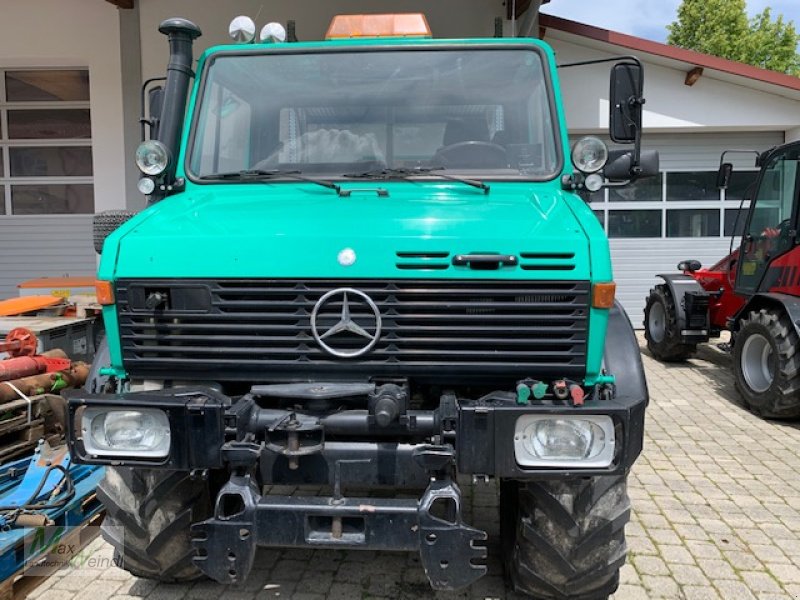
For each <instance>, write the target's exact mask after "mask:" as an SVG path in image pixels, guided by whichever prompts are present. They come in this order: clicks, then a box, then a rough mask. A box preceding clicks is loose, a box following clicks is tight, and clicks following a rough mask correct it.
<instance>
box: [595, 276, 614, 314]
mask: <svg viewBox="0 0 800 600" xmlns="http://www.w3.org/2000/svg"><path fill="white" fill-rule="evenodd" d="M616 293H617V284H616V283H614V282H613V281H612V282H611V283H595V284H594V287H593V288H592V306H593V307H594V308H611V307H612V306H614V296H615V295H616Z"/></svg>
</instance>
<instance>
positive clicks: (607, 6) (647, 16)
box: [542, 0, 800, 42]
mask: <svg viewBox="0 0 800 600" xmlns="http://www.w3.org/2000/svg"><path fill="white" fill-rule="evenodd" d="M679 5H680V0H602V1H600V2H598V1H597V0H550V3H549V4H546V5H544V6H543V7H542V12H543V13H547V14H550V15H555V16H558V17H564V18H566V19H571V20H573V21H578V22H580V23H586V24H588V25H596V26H598V27H602V28H604V29H611V30H613V31H619V32H621V33H628V34H631V35H636V36H639V37H643V38H646V39H648V40H654V41H657V42H664V41H666V39H667V25H669V24H670V23H672V22H673V21H675V19H676V17H677V14H678V6H679ZM767 6H771V7H772V17H773V19H774V18H775V17H776V16H777V15H779V14H782V15H783V16H784V20H788V21H794V23H795V25H796V26H798V29H800V1H798V0H748V1H747V11H748V13H750V16H753V15H754V14H756V13H759V12H761V11H762V10H764V8H765V7H767Z"/></svg>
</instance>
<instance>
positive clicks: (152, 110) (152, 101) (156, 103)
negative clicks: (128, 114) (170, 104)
mask: <svg viewBox="0 0 800 600" xmlns="http://www.w3.org/2000/svg"><path fill="white" fill-rule="evenodd" d="M163 107H164V88H163V87H161V86H160V85H159V86H157V87H154V88H152V89H150V90H149V91H148V92H147V112H148V121H149V123H150V139H151V140H155V139H158V125H159V123H161V110H162V108H163Z"/></svg>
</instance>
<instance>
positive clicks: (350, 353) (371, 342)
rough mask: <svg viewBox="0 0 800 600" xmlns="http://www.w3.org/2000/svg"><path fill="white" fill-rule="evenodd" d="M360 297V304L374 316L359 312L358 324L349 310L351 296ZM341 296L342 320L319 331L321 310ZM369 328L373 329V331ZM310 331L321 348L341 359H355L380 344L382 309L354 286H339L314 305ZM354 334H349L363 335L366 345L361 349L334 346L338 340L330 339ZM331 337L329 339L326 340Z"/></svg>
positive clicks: (340, 318) (358, 300)
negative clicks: (363, 314) (362, 314)
mask: <svg viewBox="0 0 800 600" xmlns="http://www.w3.org/2000/svg"><path fill="white" fill-rule="evenodd" d="M354 296H355V297H357V298H358V299H357V300H356V302H358V304H362V305H366V306H367V307H368V308H369V309H370V311H371V312H372V317H367V316H361V315H359V317H358V321H359V322H360V323H361V324H359V323H357V322H356V320H355V319H354V317H353V316H352V314H351V312H350V305H351V302H353V300H352V298H353V297H354ZM340 298H341V303H342V312H341V314H340V317H339V321H338V322H337V323H335V324H334V325H333V326H331V327H329V328H328V329H327V330H325V331H320V326H319V324H318V320H319V319H320V316H321V315H320V313H321V312H322V311H323V310H324V308H325V306H326V305H327V304H329V303H331V304H332V303H333V302H338V301H339V299H340ZM370 320H371V321H372V322H370ZM368 329H369V330H374V332H373V333H370V331H368ZM311 333H312V335H313V336H314V339H315V340H316V341H317V344H319V346H320V348H322V349H323V350H325V352H327V353H328V354H332V355H333V356H338V357H339V358H355V357H357V356H361V355H362V354H366V353H367V352H369V351H370V350H372V348H373V347H374V346H375V344H377V343H378V340H379V339H380V337H381V312H380V311H379V310H378V307H377V306H376V305H375V302H374V301H373V300H372V298H370V297H369V296H367V295H366V294H365V293H364V292H360V291H359V290H355V289H353V288H339V289H335V290H331V291H330V292H328V293H327V294H325V295H324V296H322V298H320V299H319V300H318V301H317V303H316V304H315V305H314V310H312V311H311ZM347 333H349V334H351V335H350V336H349V337H350V339H352V336H353V335H356V336H358V337H362V338H364V340H366V344H365V345H364V346H363V347H362V348H357V349H355V350H353V349H350V348H348V349H343V350H340V349H337V348H334V347H333V346H335V345H336V344H335V341H334V340H332V339H330V338H333V337H334V336H337V335H340V334H347ZM326 340H329V341H326Z"/></svg>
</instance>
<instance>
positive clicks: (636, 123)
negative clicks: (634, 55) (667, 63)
mask: <svg viewBox="0 0 800 600" xmlns="http://www.w3.org/2000/svg"><path fill="white" fill-rule="evenodd" d="M643 93H644V73H643V70H642V67H641V65H639V64H636V63H633V62H621V63H617V64H616V65H614V67H613V68H612V69H611V95H610V103H611V107H610V108H611V113H610V116H609V133H610V135H611V139H612V140H614V141H615V142H616V143H618V144H633V143H635V142H637V141H638V139H639V136H640V134H641V131H642V104H644V98H643V97H642V96H643Z"/></svg>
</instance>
